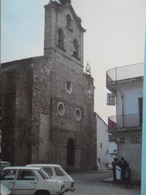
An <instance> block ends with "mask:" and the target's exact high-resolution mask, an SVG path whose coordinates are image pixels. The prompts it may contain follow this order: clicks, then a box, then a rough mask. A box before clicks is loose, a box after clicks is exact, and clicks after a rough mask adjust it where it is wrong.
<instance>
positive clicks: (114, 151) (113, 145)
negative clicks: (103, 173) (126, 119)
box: [108, 134, 118, 168]
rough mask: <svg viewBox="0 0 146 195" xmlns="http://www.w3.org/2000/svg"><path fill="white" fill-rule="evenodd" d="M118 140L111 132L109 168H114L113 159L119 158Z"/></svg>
mask: <svg viewBox="0 0 146 195" xmlns="http://www.w3.org/2000/svg"><path fill="white" fill-rule="evenodd" d="M117 157H118V154H117V140H116V139H115V137H114V136H113V135H111V134H109V149H108V162H109V168H112V161H113V160H114V158H117Z"/></svg>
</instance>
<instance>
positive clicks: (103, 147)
mask: <svg viewBox="0 0 146 195" xmlns="http://www.w3.org/2000/svg"><path fill="white" fill-rule="evenodd" d="M96 128H97V166H98V170H106V169H108V163H109V162H108V155H109V134H108V126H107V124H106V123H105V122H104V121H103V119H101V117H100V116H99V115H98V114H96Z"/></svg>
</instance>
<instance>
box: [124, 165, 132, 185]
mask: <svg viewBox="0 0 146 195" xmlns="http://www.w3.org/2000/svg"><path fill="white" fill-rule="evenodd" d="M124 182H125V184H126V188H129V185H130V186H131V187H132V183H131V169H130V167H129V164H127V166H126V167H125V175H124Z"/></svg>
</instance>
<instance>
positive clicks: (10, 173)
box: [1, 170, 16, 180]
mask: <svg viewBox="0 0 146 195" xmlns="http://www.w3.org/2000/svg"><path fill="white" fill-rule="evenodd" d="M15 176H16V170H6V171H4V172H3V173H2V177H1V180H14V179H15Z"/></svg>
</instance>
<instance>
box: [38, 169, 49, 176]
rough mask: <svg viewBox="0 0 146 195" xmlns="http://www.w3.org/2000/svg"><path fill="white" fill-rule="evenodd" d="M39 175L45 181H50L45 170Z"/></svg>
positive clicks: (41, 170)
mask: <svg viewBox="0 0 146 195" xmlns="http://www.w3.org/2000/svg"><path fill="white" fill-rule="evenodd" d="M39 173H40V175H41V176H42V178H43V179H50V177H49V175H48V174H47V173H46V172H45V170H44V169H43V168H42V169H40V170H39Z"/></svg>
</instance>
